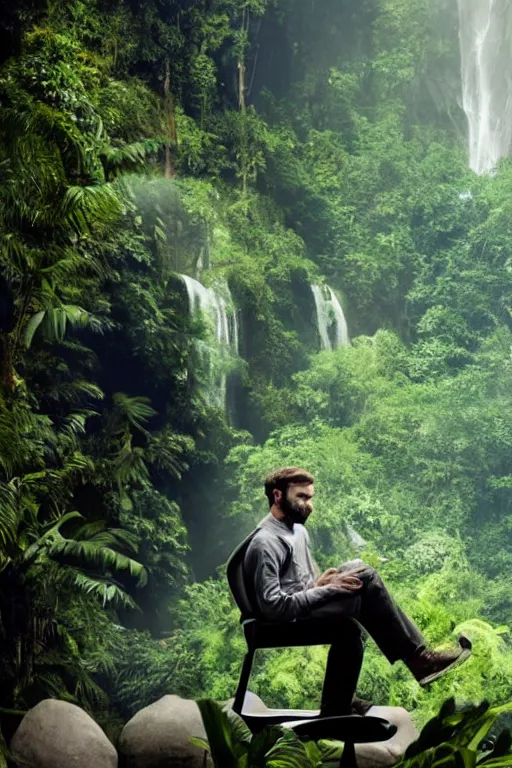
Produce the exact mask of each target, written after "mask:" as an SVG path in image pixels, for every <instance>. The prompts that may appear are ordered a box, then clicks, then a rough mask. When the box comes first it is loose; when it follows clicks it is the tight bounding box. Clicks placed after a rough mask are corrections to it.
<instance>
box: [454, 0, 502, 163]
mask: <svg viewBox="0 0 512 768" xmlns="http://www.w3.org/2000/svg"><path fill="white" fill-rule="evenodd" d="M458 4H459V41H460V55H461V76H462V103H463V107H464V111H465V113H466V117H467V121H468V129H469V165H470V167H471V168H472V170H474V171H475V172H476V173H478V174H483V173H488V172H490V171H492V170H493V169H494V168H495V167H496V165H497V163H498V160H500V158H502V157H506V156H507V155H508V154H509V153H510V150H511V149H512V45H511V36H512V29H511V23H512V10H511V4H510V3H509V2H506V0H458Z"/></svg>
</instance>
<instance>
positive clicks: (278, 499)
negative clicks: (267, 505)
mask: <svg viewBox="0 0 512 768" xmlns="http://www.w3.org/2000/svg"><path fill="white" fill-rule="evenodd" d="M282 498H283V492H282V491H280V490H279V488H274V504H276V505H277V506H279V505H280V504H281V499H282Z"/></svg>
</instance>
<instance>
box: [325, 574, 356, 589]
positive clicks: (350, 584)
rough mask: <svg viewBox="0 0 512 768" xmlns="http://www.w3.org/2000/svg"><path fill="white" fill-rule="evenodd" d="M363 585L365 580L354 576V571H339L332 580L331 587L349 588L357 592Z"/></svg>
mask: <svg viewBox="0 0 512 768" xmlns="http://www.w3.org/2000/svg"><path fill="white" fill-rule="evenodd" d="M362 586H363V582H362V581H361V579H358V578H357V576H354V573H338V576H337V578H335V579H334V580H333V581H331V587H339V589H348V590H349V591H350V592H357V590H358V589H361V587H362Z"/></svg>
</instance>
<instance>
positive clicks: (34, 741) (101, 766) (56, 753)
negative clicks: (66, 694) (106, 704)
mask: <svg viewBox="0 0 512 768" xmlns="http://www.w3.org/2000/svg"><path fill="white" fill-rule="evenodd" d="M10 748H11V752H12V755H13V758H14V762H15V763H16V765H17V766H18V767H19V768H91V767H92V766H94V768H117V752H116V750H115V749H114V747H113V746H112V744H111V743H110V741H109V740H108V739H107V737H106V736H105V734H104V733H103V731H102V730H101V728H100V727H99V725H98V724H97V723H95V722H94V720H93V719H92V717H90V716H89V715H88V714H87V712H84V710H83V709H80V707H77V706H76V705H75V704H70V703H69V702H67V701H58V700H57V699H44V700H43V701H40V702H39V704H37V706H35V707H34V708H33V709H31V710H29V711H28V712H27V714H26V715H25V717H24V718H23V720H22V721H21V723H20V725H19V727H18V729H17V731H16V733H15V734H14V736H13V737H12V740H11V744H10Z"/></svg>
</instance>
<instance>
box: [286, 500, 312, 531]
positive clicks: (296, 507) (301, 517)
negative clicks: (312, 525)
mask: <svg viewBox="0 0 512 768" xmlns="http://www.w3.org/2000/svg"><path fill="white" fill-rule="evenodd" d="M281 512H282V513H283V514H284V515H285V516H286V517H287V518H288V520H290V522H292V523H294V524H295V523H297V524H298V525H305V523H306V520H307V519H308V517H309V515H310V514H311V510H310V509H308V507H307V506H305V505H304V504H300V503H299V502H297V501H290V500H289V499H288V496H283V498H282V499H281Z"/></svg>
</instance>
